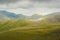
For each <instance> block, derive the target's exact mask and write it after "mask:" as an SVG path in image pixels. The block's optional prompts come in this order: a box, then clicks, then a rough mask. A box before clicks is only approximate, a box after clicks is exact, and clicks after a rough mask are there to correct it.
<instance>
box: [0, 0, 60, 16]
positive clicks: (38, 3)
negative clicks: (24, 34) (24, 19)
mask: <svg viewBox="0 0 60 40" xmlns="http://www.w3.org/2000/svg"><path fill="white" fill-rule="evenodd" d="M0 10H6V11H9V12H13V13H16V14H24V15H32V14H41V15H46V14H49V13H53V12H60V0H0Z"/></svg>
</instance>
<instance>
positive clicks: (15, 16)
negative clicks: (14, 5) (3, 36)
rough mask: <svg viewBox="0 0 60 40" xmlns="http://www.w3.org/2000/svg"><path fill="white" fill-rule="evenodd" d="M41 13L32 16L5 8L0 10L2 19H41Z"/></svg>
mask: <svg viewBox="0 0 60 40" xmlns="http://www.w3.org/2000/svg"><path fill="white" fill-rule="evenodd" d="M40 17H41V15H37V14H34V15H32V16H26V15H22V14H15V13H12V12H8V11H5V10H2V11H1V10H0V20H1V19H39V18H40Z"/></svg>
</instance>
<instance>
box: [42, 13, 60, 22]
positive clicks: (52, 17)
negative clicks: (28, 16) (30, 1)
mask: <svg viewBox="0 0 60 40" xmlns="http://www.w3.org/2000/svg"><path fill="white" fill-rule="evenodd" d="M43 18H44V19H43V22H48V23H59V22H60V12H54V13H51V14H48V15H46V16H44V17H43Z"/></svg>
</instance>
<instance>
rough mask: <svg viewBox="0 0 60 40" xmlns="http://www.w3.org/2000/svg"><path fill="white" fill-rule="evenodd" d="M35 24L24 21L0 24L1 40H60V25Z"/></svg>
mask: <svg viewBox="0 0 60 40" xmlns="http://www.w3.org/2000/svg"><path fill="white" fill-rule="evenodd" d="M33 23H34V22H32V21H24V20H23V21H22V20H19V21H14V22H13V21H7V22H3V23H0V40H60V24H56V25H54V24H53V25H52V24H49V25H44V24H43V25H38V26H34V25H33Z"/></svg>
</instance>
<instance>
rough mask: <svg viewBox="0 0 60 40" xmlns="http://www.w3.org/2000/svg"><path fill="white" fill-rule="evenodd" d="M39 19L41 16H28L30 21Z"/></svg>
mask: <svg viewBox="0 0 60 40" xmlns="http://www.w3.org/2000/svg"><path fill="white" fill-rule="evenodd" d="M41 17H42V15H38V14H34V15H32V16H30V19H36V20H37V19H39V18H41Z"/></svg>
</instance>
